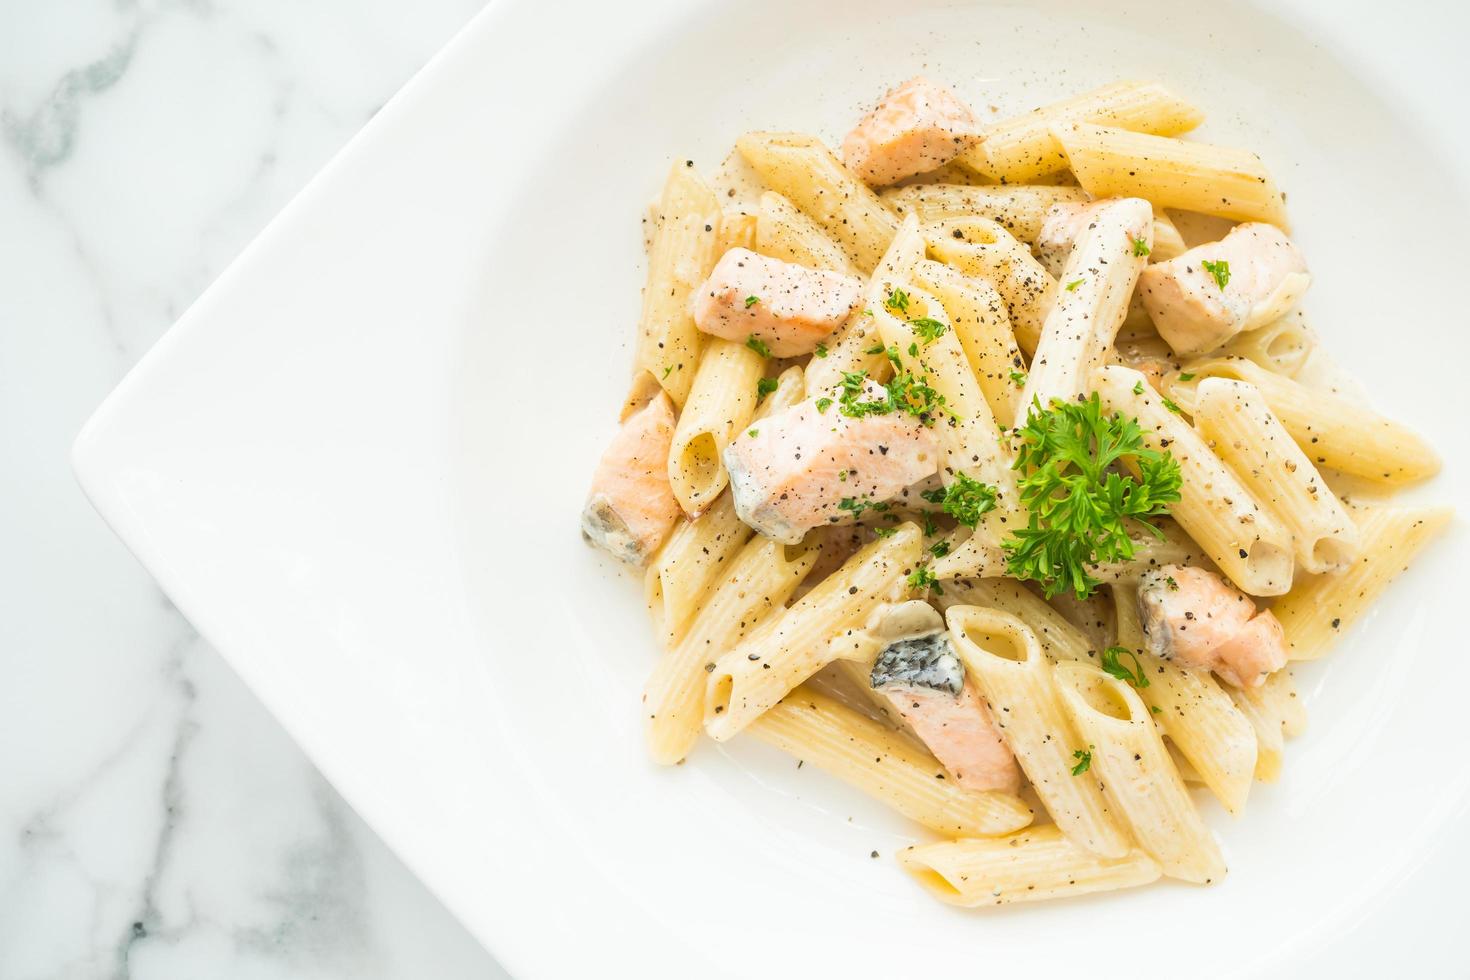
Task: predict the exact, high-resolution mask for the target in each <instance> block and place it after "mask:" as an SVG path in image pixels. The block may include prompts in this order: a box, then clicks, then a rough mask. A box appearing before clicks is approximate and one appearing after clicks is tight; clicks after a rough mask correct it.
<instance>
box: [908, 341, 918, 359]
mask: <svg viewBox="0 0 1470 980" xmlns="http://www.w3.org/2000/svg"><path fill="white" fill-rule="evenodd" d="M918 356H919V345H918V343H917V342H916V343H912V344H909V357H918Z"/></svg>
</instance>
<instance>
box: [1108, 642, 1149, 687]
mask: <svg viewBox="0 0 1470 980" xmlns="http://www.w3.org/2000/svg"><path fill="white" fill-rule="evenodd" d="M1124 657H1127V658H1128V659H1130V660H1132V661H1133V669H1132V670H1129V669H1128V665H1127V664H1125V663H1123V658H1124ZM1101 659H1102V669H1103V670H1105V671H1107V672H1108V673H1109V674H1112V675H1113V676H1114V677H1116V678H1118V680H1120V681H1127V682H1128V683H1129V684H1132V685H1133V686H1134V687H1148V675H1146V674H1145V673H1144V672H1143V664H1141V663H1139V661H1138V654H1136V653H1134V652H1133V651H1132V650H1130V649H1128V648H1127V647H1108V648H1107V649H1106V650H1104V651H1103V652H1102V658H1101Z"/></svg>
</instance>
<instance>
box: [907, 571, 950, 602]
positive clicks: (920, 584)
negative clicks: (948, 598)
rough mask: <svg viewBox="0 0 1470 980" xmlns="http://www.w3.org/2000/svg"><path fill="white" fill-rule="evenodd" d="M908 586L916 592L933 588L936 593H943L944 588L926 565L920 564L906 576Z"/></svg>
mask: <svg viewBox="0 0 1470 980" xmlns="http://www.w3.org/2000/svg"><path fill="white" fill-rule="evenodd" d="M908 583H909V588H910V589H913V590H914V591H915V592H918V591H920V590H922V589H933V590H934V593H935V594H936V595H944V589H943V587H942V586H940V584H939V579H938V578H936V577H935V575H934V573H933V572H932V571H930V570H929V566H928V565H921V566H919V567H918V568H916V569H914V571H913V572H912V573H911V574H910V575H909V577H908Z"/></svg>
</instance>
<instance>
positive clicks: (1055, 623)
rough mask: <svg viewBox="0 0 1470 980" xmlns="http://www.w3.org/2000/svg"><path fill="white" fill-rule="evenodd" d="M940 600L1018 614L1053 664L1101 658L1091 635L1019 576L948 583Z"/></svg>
mask: <svg viewBox="0 0 1470 980" xmlns="http://www.w3.org/2000/svg"><path fill="white" fill-rule="evenodd" d="M939 601H940V605H941V606H943V607H944V608H945V609H948V608H949V607H950V606H984V607H986V608H989V609H999V610H1000V611H1001V612H1004V613H1008V614H1009V615H1012V616H1014V617H1016V618H1017V619H1019V620H1020V621H1021V622H1023V623H1025V624H1026V626H1027V627H1028V628H1029V629H1030V630H1031V632H1032V633H1034V634H1035V635H1036V642H1037V643H1040V644H1041V651H1042V653H1044V654H1046V656H1047V659H1049V660H1050V661H1051V662H1052V663H1063V662H1066V661H1070V660H1076V661H1081V662H1083V663H1087V662H1089V661H1095V660H1096V659H1097V649H1096V648H1095V647H1094V646H1093V645H1092V641H1091V640H1090V639H1089V638H1088V637H1087V634H1085V633H1083V632H1082V631H1081V630H1079V629H1078V628H1077V627H1075V626H1073V625H1072V624H1071V623H1069V622H1067V617H1065V616H1063V615H1062V614H1061V613H1059V612H1057V611H1056V610H1055V609H1053V608H1052V607H1051V606H1049V605H1047V603H1046V600H1045V599H1042V598H1041V597H1040V596H1038V595H1037V594H1036V593H1034V592H1032V591H1031V590H1030V589H1028V588H1026V586H1024V585H1022V584H1021V583H1020V582H1017V581H1016V580H1015V579H1012V578H989V579H979V580H977V581H968V580H967V581H961V582H955V583H952V584H946V585H945V587H944V595H943V596H941V597H940V600H939Z"/></svg>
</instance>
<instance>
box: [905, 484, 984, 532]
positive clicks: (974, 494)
mask: <svg viewBox="0 0 1470 980" xmlns="http://www.w3.org/2000/svg"><path fill="white" fill-rule="evenodd" d="M919 496H921V497H923V498H924V499H925V500H927V501H929V503H931V504H938V505H939V509H940V510H942V511H944V512H945V513H946V514H948V515H949V516H950V517H953V518H954V519H955V520H957V521H959V522H960V523H961V524H963V525H965V527H975V526H976V525H977V524H979V523H980V518H982V517H984V516H985V514H986V513H988V512H989V511H992V510H994V509H995V487H992V486H991V485H990V484H988V483H981V482H980V481H979V480H976V479H974V478H973V477H969V476H966V475H965V474H963V473H956V474H955V475H954V482H953V483H951V484H950V485H949V486H947V487H945V488H944V489H943V490H924V491H922V492H921V493H920V494H919Z"/></svg>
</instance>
